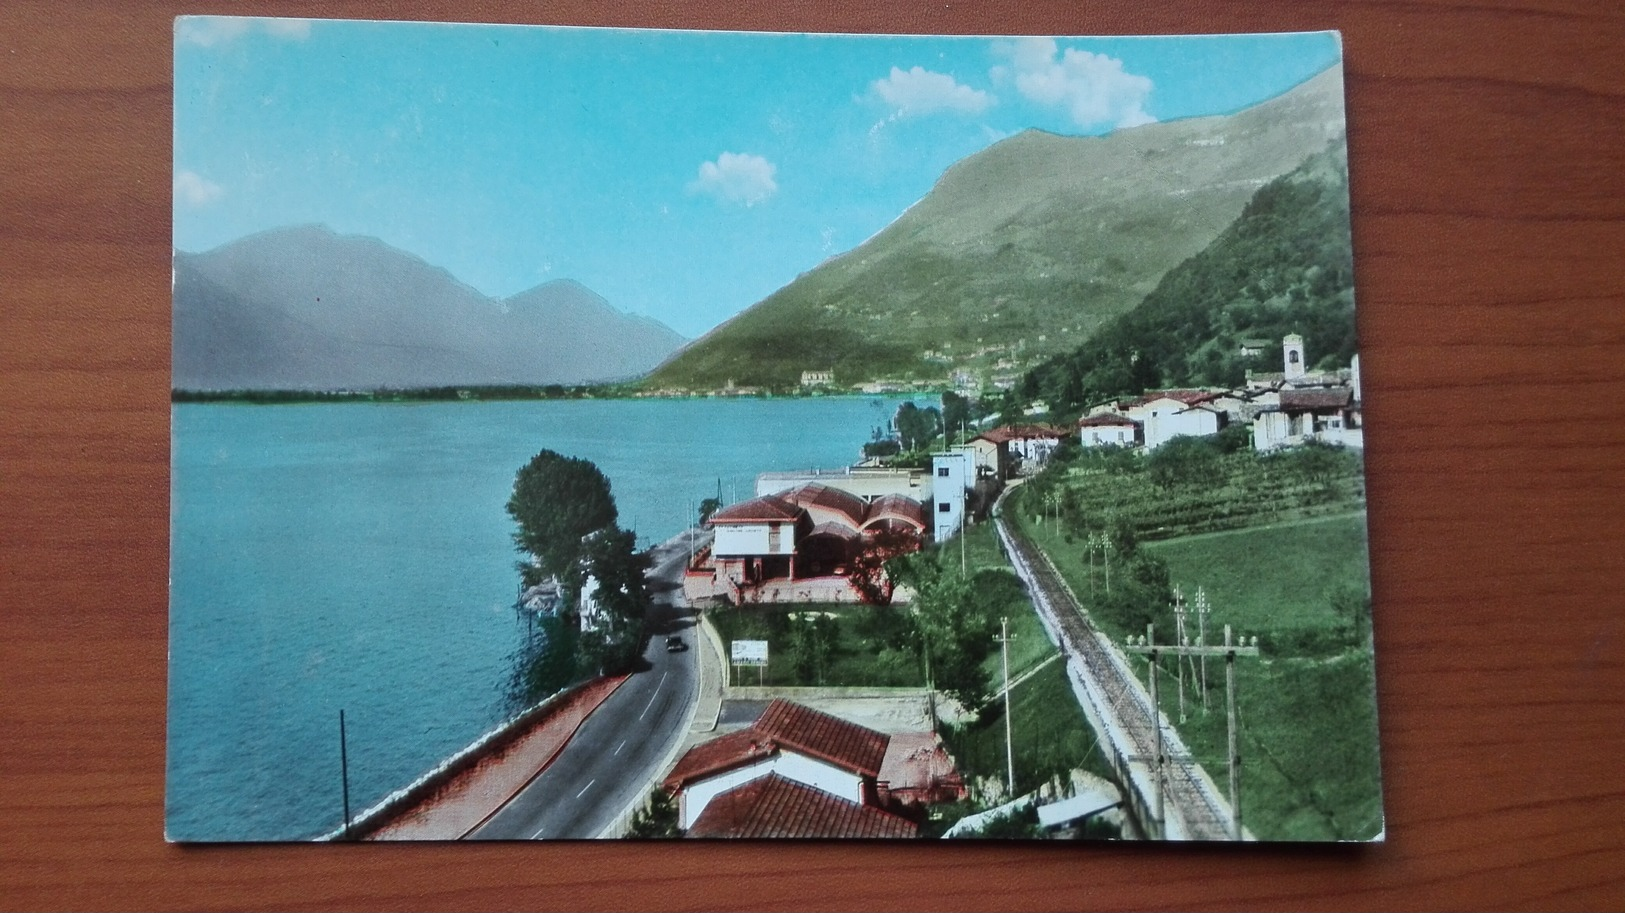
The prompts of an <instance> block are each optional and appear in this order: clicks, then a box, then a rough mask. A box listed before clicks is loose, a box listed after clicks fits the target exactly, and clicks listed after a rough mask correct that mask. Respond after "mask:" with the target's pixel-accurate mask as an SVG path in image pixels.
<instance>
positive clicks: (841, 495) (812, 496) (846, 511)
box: [779, 482, 866, 529]
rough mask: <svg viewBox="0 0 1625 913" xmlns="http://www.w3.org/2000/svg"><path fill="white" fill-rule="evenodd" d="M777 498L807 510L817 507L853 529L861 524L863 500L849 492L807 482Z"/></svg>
mask: <svg viewBox="0 0 1625 913" xmlns="http://www.w3.org/2000/svg"><path fill="white" fill-rule="evenodd" d="M779 497H781V498H784V499H785V500H786V501H789V502H791V503H794V504H799V505H801V506H802V507H805V508H808V509H811V508H814V507H817V508H820V509H822V510H827V511H830V512H831V513H836V514H839V515H841V516H842V517H844V518H845V519H846V520H847V521H848V522H849V523H850V525H851V526H852V528H853V529H857V528H858V527H859V526H861V525H862V524H863V514H864V510H865V507H866V505H865V504H864V503H863V499H862V498H860V497H858V496H857V495H855V494H852V493H851V492H847V491H842V490H841V489H839V488H831V487H829V486H828V485H825V484H823V483H822V482H808V483H807V484H805V485H802V486H799V487H797V488H794V489H792V490H790V491H786V492H782V493H780V494H779Z"/></svg>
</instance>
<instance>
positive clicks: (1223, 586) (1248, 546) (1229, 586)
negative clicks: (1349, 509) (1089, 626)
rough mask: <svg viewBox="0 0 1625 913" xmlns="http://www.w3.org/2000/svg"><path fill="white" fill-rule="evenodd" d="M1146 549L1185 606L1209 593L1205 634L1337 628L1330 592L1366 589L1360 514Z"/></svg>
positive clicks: (1148, 545) (1187, 539) (1152, 545)
mask: <svg viewBox="0 0 1625 913" xmlns="http://www.w3.org/2000/svg"><path fill="white" fill-rule="evenodd" d="M1143 547H1144V548H1147V549H1150V550H1151V551H1152V552H1153V553H1155V554H1157V555H1160V556H1161V557H1162V559H1163V560H1164V561H1167V562H1168V570H1169V573H1170V575H1171V576H1172V579H1173V582H1174V584H1175V585H1176V586H1179V587H1180V588H1181V589H1182V590H1183V591H1184V593H1185V598H1186V601H1187V602H1189V601H1191V600H1193V599H1194V598H1195V595H1196V588H1197V587H1201V588H1202V589H1203V590H1204V591H1205V592H1206V594H1207V600H1208V604H1209V605H1210V606H1212V609H1213V612H1212V614H1211V615H1209V616H1208V622H1209V628H1210V630H1219V629H1220V628H1221V627H1222V626H1223V625H1225V624H1229V625H1231V626H1232V628H1234V629H1235V631H1236V633H1237V634H1243V633H1245V634H1247V635H1254V634H1267V633H1268V632H1271V631H1277V630H1284V629H1287V628H1304V627H1310V628H1316V627H1325V626H1328V625H1332V624H1335V623H1336V619H1335V618H1334V617H1333V616H1332V614H1331V605H1330V601H1329V599H1328V594H1329V593H1331V592H1334V591H1335V590H1337V589H1348V588H1353V589H1356V590H1359V591H1360V592H1362V593H1363V592H1365V591H1366V590H1367V589H1368V586H1367V582H1366V581H1367V566H1368V562H1367V558H1366V536H1365V514H1364V513H1363V512H1362V513H1358V514H1346V515H1343V516H1338V517H1328V518H1325V519H1317V520H1308V521H1303V522H1298V523H1285V524H1279V525H1272V526H1262V527H1254V528H1251V529H1242V530H1230V531H1227V532H1221V533H1209V534H1206V535H1200V536H1187V537H1185V538H1183V539H1170V540H1167V541H1164V542H1148V543H1146V544H1145V545H1144V546H1143ZM1075 586H1076V584H1074V587H1075ZM1209 642H1210V643H1211V642H1215V639H1214V638H1213V637H1210V638H1209Z"/></svg>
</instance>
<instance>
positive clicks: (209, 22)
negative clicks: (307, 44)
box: [175, 16, 310, 48]
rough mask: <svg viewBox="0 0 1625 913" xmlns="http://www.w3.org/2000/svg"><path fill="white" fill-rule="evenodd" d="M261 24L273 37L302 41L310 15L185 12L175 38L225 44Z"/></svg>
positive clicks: (204, 44) (207, 44)
mask: <svg viewBox="0 0 1625 913" xmlns="http://www.w3.org/2000/svg"><path fill="white" fill-rule="evenodd" d="M255 26H259V27H260V28H261V29H262V30H263V31H264V32H265V34H267V35H270V36H271V37H273V38H285V39H288V40H291V41H303V40H304V39H306V38H309V37H310V20H309V19H254V18H250V17H244V16H182V17H180V18H179V19H176V20H175V40H177V41H179V42H181V43H182V44H195V45H198V46H199V47H205V48H212V47H214V46H215V45H218V44H226V43H228V42H231V41H235V40H236V39H238V38H241V37H242V36H244V35H246V34H248V33H249V31H250V30H252V29H253V28H254V27H255Z"/></svg>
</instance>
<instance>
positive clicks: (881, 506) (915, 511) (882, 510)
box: [864, 494, 925, 529]
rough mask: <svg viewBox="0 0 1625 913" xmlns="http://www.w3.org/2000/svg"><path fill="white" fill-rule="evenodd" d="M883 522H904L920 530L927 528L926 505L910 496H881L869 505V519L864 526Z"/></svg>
mask: <svg viewBox="0 0 1625 913" xmlns="http://www.w3.org/2000/svg"><path fill="white" fill-rule="evenodd" d="M882 520H903V521H905V522H907V523H909V524H911V525H913V526H916V527H918V528H920V529H924V528H925V505H923V504H921V503H920V502H918V501H916V500H914V499H913V498H911V497H909V496H908V495H895V494H893V495H881V496H880V497H878V498H876V499H875V501H874V503H873V504H870V505H869V519H868V520H866V521H864V526H872V525H873V524H875V523H879V522H880V521H882Z"/></svg>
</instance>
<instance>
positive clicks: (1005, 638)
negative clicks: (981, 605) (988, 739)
mask: <svg viewBox="0 0 1625 913" xmlns="http://www.w3.org/2000/svg"><path fill="white" fill-rule="evenodd" d="M999 650H1000V653H1001V654H1002V661H1003V663H1004V762H1005V766H1006V769H1007V774H1008V776H1009V784H1010V797H1011V798H1015V795H1016V749H1015V742H1014V741H1012V739H1011V737H1010V618H1009V616H1005V617H1003V618H1000V619H999Z"/></svg>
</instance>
